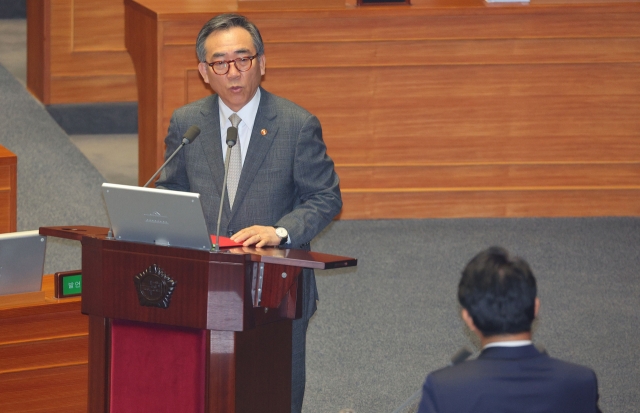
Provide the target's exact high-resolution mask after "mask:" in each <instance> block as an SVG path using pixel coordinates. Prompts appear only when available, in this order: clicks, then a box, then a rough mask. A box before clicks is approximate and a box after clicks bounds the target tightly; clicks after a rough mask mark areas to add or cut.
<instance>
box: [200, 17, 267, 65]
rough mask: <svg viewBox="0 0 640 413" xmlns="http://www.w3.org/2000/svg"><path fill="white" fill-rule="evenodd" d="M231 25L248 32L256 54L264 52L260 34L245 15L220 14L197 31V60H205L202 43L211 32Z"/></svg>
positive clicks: (228, 27)
mask: <svg viewBox="0 0 640 413" xmlns="http://www.w3.org/2000/svg"><path fill="white" fill-rule="evenodd" d="M233 27H241V28H243V29H245V30H246V31H248V32H249V34H250V35H251V39H252V40H253V46H254V47H255V49H256V53H257V54H258V56H260V55H262V54H264V43H262V36H260V31H259V30H258V28H257V27H256V25H255V24H253V23H251V22H250V21H249V20H248V19H247V18H246V17H244V16H241V15H239V14H233V13H228V14H220V15H218V16H216V17H214V18H213V19H211V20H209V21H208V22H207V23H206V24H205V25H204V26H202V29H200V33H198V39H197V40H196V53H197V54H198V60H199V61H200V62H204V61H206V60H207V50H206V48H205V47H204V43H205V42H206V41H207V38H208V37H209V35H211V33H214V32H219V31H223V30H229V29H231V28H233Z"/></svg>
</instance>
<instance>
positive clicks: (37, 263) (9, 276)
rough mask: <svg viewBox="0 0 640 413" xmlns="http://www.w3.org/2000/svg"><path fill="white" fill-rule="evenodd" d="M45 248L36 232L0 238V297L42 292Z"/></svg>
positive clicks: (1, 235) (16, 233) (41, 238)
mask: <svg viewBox="0 0 640 413" xmlns="http://www.w3.org/2000/svg"><path fill="white" fill-rule="evenodd" d="M46 247H47V237H45V236H44V235H40V234H39V233H38V230H34V231H22V232H11V233H7V234H0V295H8V294H20V293H29V292H34V291H40V290H41V289H42V272H43V271H44V257H45V251H46Z"/></svg>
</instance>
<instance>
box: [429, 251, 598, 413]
mask: <svg viewBox="0 0 640 413" xmlns="http://www.w3.org/2000/svg"><path fill="white" fill-rule="evenodd" d="M458 301H459V302H460V304H461V305H462V319H463V320H464V322H465V324H466V325H467V326H468V327H469V328H470V329H471V331H473V332H474V333H475V334H476V335H478V337H479V338H480V341H481V343H482V353H481V354H480V356H479V357H478V358H477V359H475V360H471V361H466V362H463V363H460V364H457V365H455V366H453V367H447V368H443V369H441V370H438V371H435V372H433V373H431V374H429V375H428V376H427V379H426V381H425V383H424V386H423V389H422V400H421V401H420V406H419V409H418V413H429V412H440V413H454V412H455V413H466V412H474V413H484V412H486V413H502V412H514V413H516V412H517V413H527V412H549V413H555V412H557V413H573V412H575V413H590V412H599V411H600V410H599V408H598V383H597V380H596V375H595V373H594V372H593V371H592V370H591V369H588V368H586V367H583V366H579V365H576V364H572V363H567V362H564V361H560V360H557V359H554V358H551V357H549V356H548V355H546V354H544V353H541V352H539V351H538V350H537V349H536V348H535V347H534V346H533V345H532V343H531V323H532V322H533V319H534V318H535V317H536V315H537V313H538V309H539V307H540V301H539V300H538V298H537V296H536V279H535V278H534V276H533V273H532V272H531V269H530V268H529V265H528V264H527V263H526V262H525V261H524V260H522V259H521V258H517V257H515V258H514V257H510V256H509V253H508V252H507V251H506V250H504V249H502V248H499V247H492V248H489V249H488V250H485V251H482V252H481V253H479V254H478V255H476V256H475V257H474V258H473V259H472V260H471V261H470V262H469V264H467V266H466V267H465V269H464V271H463V272H462V279H461V280H460V284H459V285H458Z"/></svg>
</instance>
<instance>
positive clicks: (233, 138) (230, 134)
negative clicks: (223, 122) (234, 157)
mask: <svg viewBox="0 0 640 413" xmlns="http://www.w3.org/2000/svg"><path fill="white" fill-rule="evenodd" d="M237 141H238V128H235V127H233V126H230V127H229V129H227V145H229V147H230V148H233V147H234V146H235V144H236V142H237Z"/></svg>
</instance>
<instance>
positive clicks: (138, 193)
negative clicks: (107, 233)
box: [102, 183, 212, 251]
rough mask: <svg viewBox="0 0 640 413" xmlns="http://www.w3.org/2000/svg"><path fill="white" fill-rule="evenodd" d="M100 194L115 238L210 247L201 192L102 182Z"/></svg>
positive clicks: (196, 247) (181, 245)
mask: <svg viewBox="0 0 640 413" xmlns="http://www.w3.org/2000/svg"><path fill="white" fill-rule="evenodd" d="M102 196H103V197H104V202H105V205H106V208H107V215H108V216H109V221H110V222H111V229H112V230H113V236H114V237H115V238H116V239H117V240H120V241H133V242H143V243H148V244H157V245H164V246H172V247H182V248H193V249H198V250H206V251H210V250H211V248H212V244H211V238H210V236H209V232H208V231H207V224H206V222H205V219H204V213H203V211H202V204H201V203H200V194H196V193H192V192H180V191H168V190H165V189H155V188H144V187H139V186H129V185H119V184H110V183H104V184H102Z"/></svg>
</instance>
